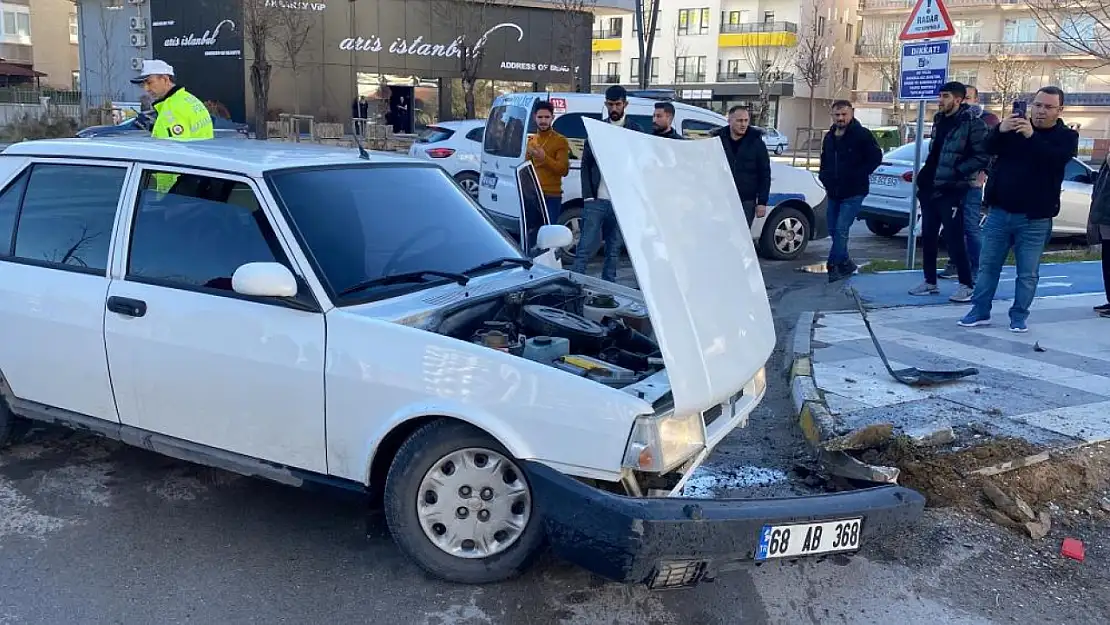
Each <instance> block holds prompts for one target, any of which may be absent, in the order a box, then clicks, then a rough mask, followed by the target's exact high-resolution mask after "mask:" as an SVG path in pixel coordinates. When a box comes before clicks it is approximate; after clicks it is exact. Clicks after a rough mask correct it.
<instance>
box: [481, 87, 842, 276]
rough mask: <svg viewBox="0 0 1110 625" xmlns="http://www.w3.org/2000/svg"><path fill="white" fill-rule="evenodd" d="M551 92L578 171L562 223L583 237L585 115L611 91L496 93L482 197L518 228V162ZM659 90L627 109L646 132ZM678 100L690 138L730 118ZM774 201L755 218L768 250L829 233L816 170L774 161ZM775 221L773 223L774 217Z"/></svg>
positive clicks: (779, 251) (795, 247)
mask: <svg viewBox="0 0 1110 625" xmlns="http://www.w3.org/2000/svg"><path fill="white" fill-rule="evenodd" d="M540 100H548V101H550V102H551V104H552V105H553V106H554V108H555V122H554V129H555V130H556V131H557V132H559V133H561V134H563V135H564V136H566V138H567V141H568V142H569V143H570V149H571V161H570V173H568V174H567V176H566V177H565V178H563V210H562V212H561V213H560V214H559V219H558V223H560V224H562V225H565V226H567V227H568V228H570V229H571V232H573V233H574V242H575V244H576V245H577V243H578V237H579V234H580V231H581V216H582V185H581V181H580V174H581V161H580V160H579V159H581V157H582V148H583V146H584V144H585V141H586V129H585V127H584V126H583V124H582V118H584V117H589V118H591V119H598V120H600V119H603V118H604V114H605V96H603V95H602V94H598V93H509V94H505V95H502V96H500V97H498V98H497V99H496V100H494V103H493V108H492V109H491V110H490V114H489V119H488V120H487V122H486V132H485V140H484V143H483V149H482V178H481V186H480V187H479V190H478V202H479V203H480V204H481V205H482V207H483V208H485V209H486V211H487V212H489V213H490V216H491V217H492V218H493V219H494V220H496V221H498V222H499V223H501V225H502V226H504V227H505V228H506V229H507V230H509V231H510V232H514V233H515V232H517V231H518V230H519V225H518V224H517V223H516V220H517V215H519V214H520V210H521V209H520V206H519V205H518V204H517V202H519V197H520V195H519V193H518V192H517V189H516V188H515V187H514V185H515V181H516V179H517V178H516V167H517V166H518V165H519V164H520V163H521V162H522V161H523V160H524V149H525V144H526V142H527V138H528V134H529V133H533V132H535V130H536V128H535V123H534V122H533V121H532V111H533V110H534V109H533V107H534V106H535V103H536V102H538V101H540ZM658 101H659V100H656V99H651V98H640V97H629V98H628V108H627V109H626V112H625V114H626V115H628V118H629V119H630V120H631V121H633V122H635V123H636V124H637V125H639V126H640V127H641V128H642V129H643V130H644V131H645V132H646V131H649V130H650V129H651V116H652V112H653V111H654V108H655V103H656V102H658ZM672 104H673V105H674V108H675V120H674V127H675V129H676V130H678V131H679V132H681V133H682V135H683V136H685V137H687V138H689V139H704V138H708V137H710V133H712V132H713V131H715V130H717V129H719V128H722V127H724V126H727V125H728V120H727V119H726V118H725V117H724V116H723V115H721V114H719V113H716V112H714V111H710V110H707V109H703V108H699V107H696V106H691V105H689V104H684V103H681V102H672ZM768 208H769V209H770V210H769V212H768V215H767V217H765V218H762V219H756V220H755V223H753V224H752V237H753V239H755V241H756V242H757V245H756V248H757V249H758V250H759V252H760V254H761V255H763V256H764V257H766V258H770V259H774V260H792V259H794V258H797V257H798V256H799V255H801V253H802V252H803V251H805V248H806V245H807V244H808V243H809V241H811V240H813V239H822V238H825V237H827V236H828V225H827V220H826V211H825V189H824V188H823V187H822V186H821V184H820V183H819V182H818V181H817V176H816V175H814V174H813V173H811V172H809V171H806V170H803V169H797V168H794V167H790V166H789V165H785V164H782V163H776V162H773V161H772V162H771V194H770V197H769V200H768ZM768 224H769V225H768Z"/></svg>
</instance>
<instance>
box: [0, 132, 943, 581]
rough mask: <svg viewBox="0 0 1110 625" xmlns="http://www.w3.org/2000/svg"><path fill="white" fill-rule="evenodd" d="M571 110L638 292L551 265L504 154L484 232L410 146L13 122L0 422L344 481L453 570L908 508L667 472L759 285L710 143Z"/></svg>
mask: <svg viewBox="0 0 1110 625" xmlns="http://www.w3.org/2000/svg"><path fill="white" fill-rule="evenodd" d="M589 132H590V137H591V141H592V142H593V143H594V150H595V153H596V154H597V158H598V162H599V163H600V165H601V167H602V171H603V173H604V176H605V178H606V180H607V181H611V182H610V183H609V186H610V189H611V192H612V196H613V201H614V205H615V207H616V212H617V215H618V219H619V221H620V224H621V228H622V231H623V233H624V237H625V241H626V244H627V246H628V250H629V254H630V256H631V258H632V261H633V265H634V267H635V270H636V275H637V278H638V281H639V284H640V286H641V289H642V290H641V291H635V290H631V289H627V288H623V287H620V286H617V285H613V284H609V283H605V282H601V281H598V280H595V279H591V278H588V277H585V276H581V275H576V274H571V273H569V272H566V271H563V270H561V269H558V268H555V267H552V266H550V265H557V264H558V263H557V261H555V260H554V254H553V250H554V249H556V248H558V247H561V246H564V245H566V244H567V243H569V237H570V233H569V231H567V230H566V229H565V228H562V227H561V226H549V225H546V224H544V223H543V215H544V211H543V210H542V204H540V203H538V202H539V200H540V196H539V193H538V192H539V189H538V186H537V185H536V183H535V180H534V173H533V172H532V170H531V168H530V166H528V165H525V166H522V167H520V168H518V169H517V171H515V172H513V175H515V176H517V177H518V183H519V184H518V185H517V187H518V188H519V189H523V190H524V191H523V192H521V194H520V203H521V218H520V220H519V223H518V224H516V228H517V230H516V231H515V232H514V234H513V235H508V234H507V233H506V232H505V231H504V230H503V229H501V228H500V227H498V226H497V225H496V224H494V223H493V222H492V221H491V220H490V218H489V217H488V216H487V215H486V214H485V213H484V212H483V211H482V210H481V209H480V208H479V207H478V206H477V205H476V204H475V203H474V202H473V201H472V200H471V199H470V198H469V196H467V194H466V193H465V192H463V191H462V190H461V189H460V188H459V187H458V186H457V185H456V184H455V183H454V182H453V181H452V180H451V179H450V178H449V177H448V176H447V175H446V174H445V173H444V172H443V171H442V170H441V169H440V168H438V167H436V166H435V165H432V164H427V163H423V162H420V161H417V160H415V159H409V158H402V157H397V156H392V155H385V154H366V153H362V155H361V157H360V156H359V154H357V153H354V152H353V151H344V150H335V149H323V148H320V149H316V148H309V147H303V146H298V147H296V148H289V147H286V146H281V145H274V144H270V143H265V142H253V141H252V142H244V141H224V140H210V141H196V142H182V143H178V142H164V141H157V140H152V139H107V140H103V141H101V140H98V141H83V140H55V141H32V142H25V143H20V144H16V145H14V146H11V147H9V148H8V149H7V150H5V151H4V153H3V154H2V155H0V185H2V189H3V190H2V191H0V240H3V241H6V242H10V244H9V246H8V247H7V248H6V249H0V376H2V379H0V392H2V396H3V402H2V404H0V443H2V442H4V439H5V438H8V437H10V435H11V432H12V425H13V424H14V423H15V422H16V420H17V419H18V418H26V419H35V420H41V421H47V422H54V423H61V424H65V425H69V426H73V427H78V428H81V429H85V430H90V431H93V432H96V433H99V434H102V435H105V436H108V437H111V438H115V439H118V440H122V441H124V442H127V443H131V444H135V445H139V446H142V447H145V448H147V449H151V450H153V451H156V452H160V453H163V454H166V455H169V456H173V457H177V458H181V459H185V460H189V461H194V462H199V463H203V464H207V465H211V466H217V467H222V468H226V469H229V470H232V471H236V472H239V473H242V474H246V475H255V476H259V477H263V478H267V479H272V480H276V481H279V482H282V483H286V484H291V485H303V484H306V483H310V482H312V483H326V484H334V485H338V486H343V487H347V488H351V489H354V490H358V491H360V492H366V493H368V494H370V495H373V496H374V497H375V498H377V499H378V500H379V501H380V503H381V504H382V505H383V506H384V509H385V513H386V518H387V521H388V524H389V528H390V530H391V532H392V534H393V536H394V538H395V539H396V541H397V543H398V544H399V545H400V546H401V548H402V549H403V550H404V551H405V553H407V554H408V555H409V556H411V557H412V558H413V560H415V561H416V562H417V563H418V564H419V565H420V566H421V567H423V568H424V569H426V570H427V571H428V572H430V573H431V574H433V575H435V576H438V577H441V578H444V579H447V580H452V581H458V582H468V583H482V582H490V581H497V580H501V579H505V578H507V577H510V576H511V575H513V574H515V573H517V572H518V571H520V570H521V569H523V568H524V567H525V566H526V565H527V564H528V562H529V561H530V560H531V558H532V557H533V556H534V555H535V554H536V553H537V552H538V551H539V550H540V548H541V547H542V546H543V545H544V544H545V543H548V544H551V545H552V546H553V547H554V548H555V549H556V550H557V552H558V553H560V554H562V555H563V556H564V557H566V558H568V559H570V560H572V561H574V562H577V563H579V564H581V565H583V566H585V567H587V568H589V569H591V570H593V571H595V572H597V573H599V574H601V575H604V576H606V577H609V578H611V579H615V580H620V581H627V582H645V583H648V584H650V585H652V586H653V587H666V586H680V585H689V584H693V583H696V582H698V581H701V580H703V579H709V578H712V577H713V576H714V575H715V574H716V572H717V571H719V570H721V569H722V568H725V567H726V566H728V565H731V564H733V563H736V562H742V561H746V560H766V559H773V558H775V557H788V558H792V557H797V556H805V555H820V554H826V553H835V552H850V551H854V550H856V549H858V548H859V545H860V537H861V536H866V535H868V533H874V532H875V531H880V530H881V528H883V527H884V526H887V525H888V524H890V523H895V522H904V521H908V520H911V519H912V518H914V517H916V516H917V515H918V514H919V513H920V509H921V503H922V502H921V499H920V496H919V495H917V494H916V493H914V492H913V491H909V490H906V489H903V488H900V487H896V486H888V487H882V488H876V489H869V490H862V491H855V492H851V493H844V494H836V495H827V496H821V497H810V498H802V499H786V500H768V501H746V500H738V501H730V500H716V501H710V500H691V499H683V498H681V497H677V496H676V495H677V493H678V491H679V490H680V489H681V486H682V484H683V483H684V480H685V479H686V478H688V476H689V475H690V473H691V471H692V470H693V469H694V468H695V467H696V466H698V465H699V464H700V463H701V462H702V461H703V460H704V459H705V457H706V456H707V455H708V453H709V452H710V451H711V450H712V449H713V447H714V445H716V444H717V443H718V442H720V440H721V439H722V438H723V437H724V436H726V435H727V434H728V433H729V432H730V431H732V430H733V429H734V428H736V427H738V426H740V425H742V424H744V423H745V421H746V419H747V416H748V414H749V413H750V412H751V410H752V409H753V408H754V407H755V406H756V405H757V404H758V403H759V401H760V400H761V398H762V397H763V394H764V392H765V389H766V385H767V378H766V372H765V369H764V367H765V364H766V362H767V359H768V358H769V356H770V354H771V351H772V349H773V347H774V344H775V335H774V326H773V323H772V320H771V314H770V308H769V305H768V302H767V298H766V294H765V290H764V285H763V281H762V276H761V273H760V269H759V264H758V261H757V259H756V254H755V250H754V248H753V245H752V241H751V237H750V235H749V233H748V230H747V225H746V223H745V220H744V214H743V211H742V209H741V208H740V205H739V201H738V200H737V199H736V197H735V189H734V187H733V186H732V181H731V179H730V178H729V177H728V176H729V174H728V170H727V168H726V167H724V165H723V163H724V160H723V155H720V154H717V153H713V150H720V147H719V144H717V143H716V142H679V141H664V140H660V139H656V138H654V137H650V136H648V135H634V136H633V133H627V132H626V131H624V130H622V129H617V128H613V127H609V126H604V125H602V124H589ZM360 152H361V150H360ZM713 159H716V160H715V161H713ZM714 162H715V163H718V164H719V165H720V166H718V165H717V164H712V163H714ZM707 163H710V164H708V165H707ZM506 173H507V172H503V174H506ZM690 181H697V182H696V184H690ZM168 185H172V186H169V188H168V191H162V190H163V189H166V188H167V186H168ZM77 189H79V190H80V193H74V192H73V191H74V190H77ZM5 211H7V212H8V213H10V217H11V218H10V219H8V218H7V217H8V216H9V215H8V213H6V212H5ZM537 261H538V262H537ZM791 528H794V529H793V531H794V532H795V533H796V534H797V533H799V532H802V531H808V532H809V534H810V537H809V538H808V539H806V540H805V544H802V542H801V540H802V539H801V538H800V537H796V538H791V537H790V533H791V531H792V530H791ZM798 528H801V529H798ZM806 528H808V530H806ZM815 528H816V532H817V537H816V540H813V538H814V537H813V536H812V534H813V532H814V531H815ZM822 532H825V533H826V536H827V538H826V540H825V541H824V542H822V540H821V533H822Z"/></svg>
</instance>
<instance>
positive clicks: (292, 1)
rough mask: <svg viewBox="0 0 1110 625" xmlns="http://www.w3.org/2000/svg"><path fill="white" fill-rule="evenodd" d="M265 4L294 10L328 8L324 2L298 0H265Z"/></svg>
mask: <svg viewBox="0 0 1110 625" xmlns="http://www.w3.org/2000/svg"><path fill="white" fill-rule="evenodd" d="M266 6H268V7H277V8H279V9H294V10H296V11H323V10H324V9H326V8H328V3H326V2H301V1H299V0H266Z"/></svg>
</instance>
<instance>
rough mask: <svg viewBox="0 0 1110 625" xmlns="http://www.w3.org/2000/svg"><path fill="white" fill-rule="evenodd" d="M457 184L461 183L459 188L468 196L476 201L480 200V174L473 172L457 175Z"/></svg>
mask: <svg viewBox="0 0 1110 625" xmlns="http://www.w3.org/2000/svg"><path fill="white" fill-rule="evenodd" d="M455 182H457V183H459V186H460V187H462V190H463V191H466V194H467V195H469V196H470V197H472V198H474V199H475V200H477V199H478V189H479V186H478V174H476V173H474V172H472V171H464V172H462V173H459V174H455Z"/></svg>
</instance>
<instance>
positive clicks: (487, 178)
mask: <svg viewBox="0 0 1110 625" xmlns="http://www.w3.org/2000/svg"><path fill="white" fill-rule="evenodd" d="M482 186H483V187H485V188H487V189H496V188H497V174H491V173H488V172H487V173H486V174H485V175H483V176H482Z"/></svg>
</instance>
